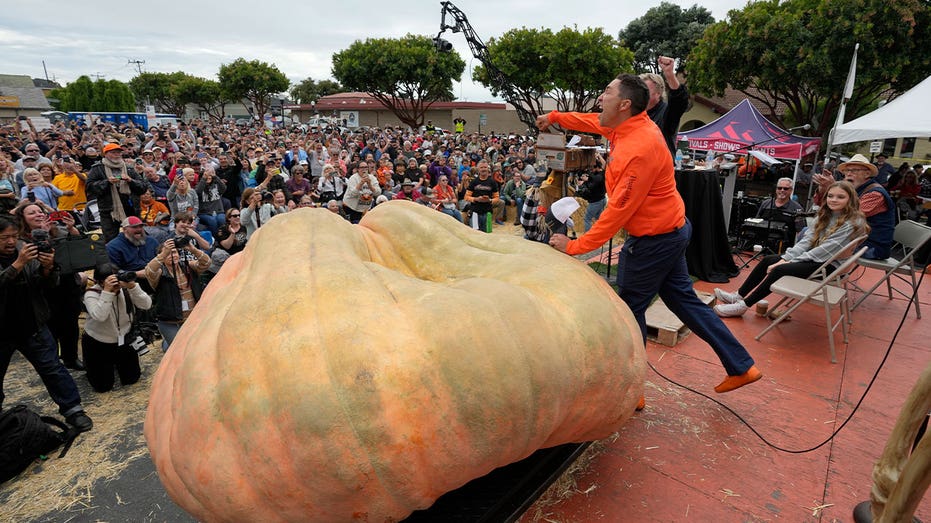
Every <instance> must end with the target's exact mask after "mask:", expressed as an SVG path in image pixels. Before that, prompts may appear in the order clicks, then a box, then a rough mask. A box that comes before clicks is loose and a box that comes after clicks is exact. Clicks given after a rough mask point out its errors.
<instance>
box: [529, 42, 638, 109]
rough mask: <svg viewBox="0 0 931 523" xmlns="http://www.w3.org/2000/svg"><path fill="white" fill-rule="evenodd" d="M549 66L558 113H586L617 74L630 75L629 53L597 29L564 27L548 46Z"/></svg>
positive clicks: (631, 56)
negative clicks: (626, 73) (625, 73)
mask: <svg viewBox="0 0 931 523" xmlns="http://www.w3.org/2000/svg"><path fill="white" fill-rule="evenodd" d="M549 49H550V53H549V55H548V57H549V60H548V61H549V67H548V68H547V70H548V72H549V74H550V76H551V78H552V81H553V88H552V89H551V91H550V94H551V95H552V96H553V97H554V98H555V99H556V107H557V108H558V109H559V110H560V111H577V112H587V111H590V110H591V109H592V108H593V107H594V106H595V103H596V101H597V99H598V96H599V95H600V94H601V93H602V91H604V88H605V86H606V85H608V83H609V82H610V81H611V80H612V79H614V77H615V76H617V74H618V73H621V72H628V73H629V72H633V67H632V66H633V64H632V61H633V53H631V52H630V50H629V49H626V48H624V47H622V46H621V45H620V44H619V43H618V41H617V40H615V39H614V38H613V37H611V36H610V35H608V34H606V33H605V32H604V31H603V30H602V29H601V28H600V27H598V28H595V29H591V28H589V29H585V30H584V31H582V32H581V33H580V32H579V30H578V28H575V29H569V28H568V27H565V28H563V29H562V30H560V31H559V32H558V33H556V35H555V36H554V38H553V39H552V40H551V41H550V43H549Z"/></svg>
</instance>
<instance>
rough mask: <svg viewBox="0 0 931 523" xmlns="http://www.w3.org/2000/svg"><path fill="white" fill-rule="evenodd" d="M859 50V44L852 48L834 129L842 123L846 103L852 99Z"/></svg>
mask: <svg viewBox="0 0 931 523" xmlns="http://www.w3.org/2000/svg"><path fill="white" fill-rule="evenodd" d="M859 49H860V44H859V43H857V45H856V46H854V48H853V58H851V59H850V71H848V72H847V83H846V84H845V85H844V98H843V99H842V100H841V102H840V111H838V112H837V124H835V125H834V127H837V126H838V125H841V124H842V123H844V113H845V112H846V110H847V102H849V101H850V99H851V98H853V84H854V80H855V79H856V77H857V51H858V50H859Z"/></svg>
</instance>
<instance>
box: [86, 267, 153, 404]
mask: <svg viewBox="0 0 931 523" xmlns="http://www.w3.org/2000/svg"><path fill="white" fill-rule="evenodd" d="M114 269H115V268H114V267H113V265H111V264H109V263H105V264H102V265H100V266H98V267H97V268H96V269H95V270H94V282H95V284H94V286H93V287H91V288H90V289H88V290H87V292H85V293H84V306H85V307H86V308H87V320H86V321H85V323H84V335H83V336H82V337H81V347H83V349H84V366H85V367H86V368H87V381H89V382H90V384H91V387H93V388H94V390H95V391H97V392H107V391H109V390H112V389H113V381H114V380H113V370H114V369H116V372H117V373H118V374H119V375H120V383H122V384H123V386H124V387H125V386H126V385H131V384H133V383H136V382H137V381H139V376H140V375H141V374H142V371H141V369H140V368H139V355H138V353H137V352H136V350H135V349H134V348H133V347H132V346H130V342H132V341H133V340H132V339H129V338H130V337H131V336H129V333H130V327H132V323H133V316H134V313H135V310H136V309H141V310H147V309H148V308H149V307H151V306H152V298H150V297H149V295H148V294H146V293H145V291H143V290H142V287H140V286H139V285H138V284H137V283H136V273H135V272H132V271H121V270H118V271H117V272H114Z"/></svg>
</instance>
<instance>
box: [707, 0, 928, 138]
mask: <svg viewBox="0 0 931 523" xmlns="http://www.w3.org/2000/svg"><path fill="white" fill-rule="evenodd" d="M929 22H931V6H929V3H928V2H927V1H925V0H897V1H895V2H887V1H885V0H784V1H779V0H762V1H757V2H753V3H750V4H748V5H747V6H746V7H745V8H744V9H742V10H733V11H731V12H730V13H729V19H728V20H726V21H722V22H718V23H716V24H714V25H712V26H710V27H709V28H708V30H707V31H706V32H705V35H704V37H703V38H702V40H701V41H699V43H698V44H697V45H696V47H695V49H694V50H693V52H692V54H691V55H690V56H689V85H690V87H691V89H692V91H693V92H704V93H707V94H717V95H720V94H722V93H723V91H724V89H725V88H726V87H728V86H731V87H732V88H734V89H737V90H739V91H741V92H743V93H744V94H745V95H746V96H747V97H749V98H751V99H754V100H757V101H759V102H762V103H763V104H765V105H766V106H767V107H768V108H769V109H770V112H771V113H773V114H779V111H777V106H778V105H780V104H782V105H784V106H785V108H786V110H785V115H784V116H783V117H782V118H781V121H779V122H777V123H779V124H781V125H783V126H791V125H803V124H811V125H812V126H813V127H814V132H813V133H812V134H820V135H821V136H822V137H825V138H826V137H827V133H828V131H829V129H830V127H831V126H832V125H833V123H834V119H835V118H836V116H837V111H838V109H839V107H840V103H841V97H842V95H843V90H844V85H845V83H846V79H847V72H848V70H849V67H850V59H851V57H852V55H853V50H854V46H855V44H856V43H858V42H859V43H860V50H859V53H858V59H857V69H856V82H855V86H854V94H853V97H852V98H851V100H850V102H849V103H848V105H847V110H846V115H847V120H850V119H853V118H855V117H857V116H858V115H861V114H863V113H865V112H868V111H870V110H872V109H873V108H875V107H876V106H877V104H878V102H879V100H880V99H882V98H887V97H891V96H895V95H897V94H900V93H902V92H904V91H906V90H908V89H909V88H911V87H912V86H914V85H915V84H917V83H918V82H920V81H921V80H923V79H924V78H926V77H927V76H928V75H929V73H931V55H929V54H928V53H927V50H926V49H925V47H926V45H925V44H926V42H928V41H929V40H931V25H929ZM777 119H778V118H777Z"/></svg>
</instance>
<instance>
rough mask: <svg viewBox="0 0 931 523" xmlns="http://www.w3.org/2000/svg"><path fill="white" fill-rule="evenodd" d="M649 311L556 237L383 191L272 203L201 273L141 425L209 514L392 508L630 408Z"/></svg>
mask: <svg viewBox="0 0 931 523" xmlns="http://www.w3.org/2000/svg"><path fill="white" fill-rule="evenodd" d="M639 332H640V331H639V329H638V327H637V323H636V321H635V320H634V318H633V316H632V315H631V313H630V311H629V310H628V309H627V308H626V306H625V305H624V304H623V303H622V302H621V301H620V300H619V299H618V298H617V296H616V295H615V293H614V292H613V291H612V290H611V288H610V287H609V286H608V285H607V284H606V283H605V282H604V280H602V279H601V278H600V277H598V276H597V275H596V274H595V273H594V272H593V271H592V270H591V269H590V268H588V267H586V266H585V265H584V264H582V263H580V262H578V261H577V260H575V259H573V258H572V257H570V256H566V255H564V254H561V253H558V252H556V251H555V250H553V249H552V248H550V247H549V246H547V245H543V244H539V243H534V242H530V241H526V240H522V239H519V238H515V237H507V236H504V235H489V234H484V233H480V232H477V231H473V230H471V229H469V228H467V227H465V226H463V225H462V224H460V223H458V222H456V221H455V220H454V219H451V218H450V217H449V216H446V215H444V214H442V213H439V212H436V211H434V210H432V209H429V208H426V207H423V206H421V205H418V204H414V203H409V202H390V203H387V204H383V205H379V206H378V207H376V208H375V209H374V210H373V211H371V212H370V213H368V214H367V215H366V216H365V218H364V219H363V220H362V222H361V223H360V224H359V225H350V224H349V223H348V222H346V221H344V220H342V219H341V218H339V217H338V216H336V215H335V214H332V213H330V212H329V211H326V210H323V209H301V210H297V211H295V212H291V213H288V214H286V215H282V216H278V217H275V219H273V220H271V221H270V222H269V223H267V224H266V225H263V226H262V228H261V229H260V230H259V231H258V232H257V233H256V234H255V235H254V236H253V237H252V239H251V240H250V241H249V244H248V246H247V247H246V250H245V251H244V252H243V253H241V254H239V255H236V256H233V257H232V258H230V259H229V261H227V262H226V264H225V265H224V266H223V269H222V270H221V271H220V273H219V274H218V275H217V277H216V278H215V280H214V281H213V282H211V284H210V286H209V287H208V288H207V290H206V292H205V293H204V295H203V297H202V298H201V300H200V302H199V303H198V305H197V307H196V308H195V310H194V312H193V313H192V315H191V317H190V319H189V320H188V321H187V322H186V323H185V325H184V327H183V328H182V329H181V331H180V333H179V334H178V336H177V338H176V339H175V340H174V343H173V344H172V346H171V349H170V350H169V351H168V352H167V354H166V355H165V357H164V359H163V361H162V364H161V367H160V368H159V370H158V372H157V374H156V376H155V379H154V383H153V386H152V395H151V400H150V403H149V410H148V413H147V416H146V421H145V436H146V440H147V442H148V445H149V450H150V451H151V454H152V458H153V460H154V462H155V465H156V467H157V469H158V472H159V475H160V478H161V480H162V483H163V484H164V485H165V488H166V489H167V491H168V493H169V495H170V496H171V498H172V499H173V500H174V501H175V502H176V503H178V504H179V505H180V506H181V507H183V508H184V509H186V510H187V511H188V512H190V513H191V514H193V515H194V516H195V517H197V518H198V519H200V520H203V521H250V522H251V521H262V522H268V521H315V522H325V521H369V522H382V521H398V520H400V519H403V518H404V517H405V516H407V515H408V514H409V513H411V512H412V511H414V510H416V509H420V508H425V507H428V506H430V505H431V504H432V503H433V501H434V500H435V499H436V498H438V497H439V496H440V495H442V494H443V493H445V492H447V491H449V490H453V489H455V488H457V487H459V486H461V485H463V484H465V483H466V482H468V481H469V480H471V479H473V478H476V477H480V476H482V475H484V474H486V473H488V472H490V471H491V470H493V469H495V468H497V467H499V466H502V465H505V464H508V463H511V462H514V461H517V460H520V459H522V458H524V457H526V456H528V455H530V454H531V453H532V452H534V451H535V450H537V449H539V448H544V447H549V446H554V445H559V444H562V443H567V442H580V441H587V440H593V439H598V438H602V437H605V436H608V435H610V434H611V433H612V432H614V431H616V430H617V429H618V427H619V426H620V425H621V424H622V423H623V422H624V421H625V420H626V419H627V418H628V417H629V416H630V415H631V414H632V413H633V411H634V407H635V405H636V403H637V400H638V399H639V397H640V395H641V393H642V391H643V374H644V368H645V356H644V351H643V344H642V342H641V340H640V334H639Z"/></svg>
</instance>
